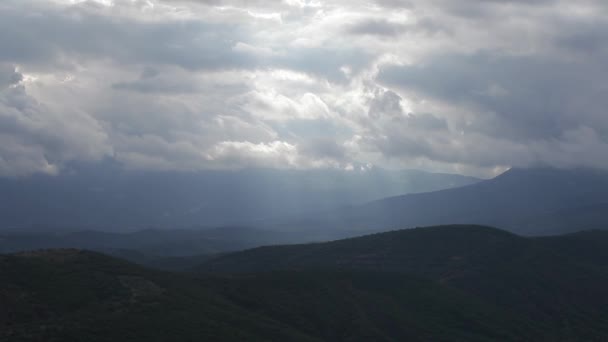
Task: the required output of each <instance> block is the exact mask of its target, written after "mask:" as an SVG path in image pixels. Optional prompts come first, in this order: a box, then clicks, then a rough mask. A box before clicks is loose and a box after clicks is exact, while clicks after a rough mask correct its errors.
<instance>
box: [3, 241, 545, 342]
mask: <svg viewBox="0 0 608 342" xmlns="http://www.w3.org/2000/svg"><path fill="white" fill-rule="evenodd" d="M0 303H1V304H2V309H1V310H0V327H1V329H0V340H3V341H4V340H10V341H83V340H86V341H176V340H177V341H200V340H210V341H244V340H246V341H368V340H374V341H397V340H403V339H406V340H412V341H424V340H428V339H429V338H431V339H439V340H452V341H489V340H492V339H496V338H500V339H503V340H513V341H515V340H519V339H521V338H522V337H523V336H526V335H527V334H538V333H539V332H537V331H536V330H535V329H522V328H520V326H521V323H522V321H521V320H520V319H519V318H517V317H515V316H512V315H509V314H507V313H504V312H502V311H501V310H497V309H495V308H493V307H489V306H487V305H485V304H484V303H480V302H478V301H477V300H476V299H475V298H471V297H469V296H467V295H466V294H463V293H461V292H459V291H457V290H453V289H449V288H446V287H443V286H441V285H439V284H435V283H433V282H431V281H428V280H424V279H417V278H413V277H408V276H405V275H397V274H376V273H372V274H366V273H342V272H338V273H334V272H330V273H327V272H325V273H324V272H298V273H291V272H287V273H268V274H263V275H259V276H247V277H218V276H214V277H204V278H195V277H187V276H185V275H179V274H170V273H162V272H156V271H150V270H146V269H144V268H141V267H138V266H135V265H132V264H129V263H127V262H123V261H120V260H118V259H114V258H111V257H107V256H104V255H101V254H97V253H91V252H86V251H80V250H46V251H37V252H30V253H20V254H13V255H4V256H1V257H0ZM539 336H540V335H539Z"/></svg>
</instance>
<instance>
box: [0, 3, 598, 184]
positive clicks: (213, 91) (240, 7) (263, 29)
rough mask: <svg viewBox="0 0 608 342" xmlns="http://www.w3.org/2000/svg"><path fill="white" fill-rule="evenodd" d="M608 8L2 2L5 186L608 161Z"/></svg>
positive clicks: (0, 148)
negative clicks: (109, 172)
mask: <svg viewBox="0 0 608 342" xmlns="http://www.w3.org/2000/svg"><path fill="white" fill-rule="evenodd" d="M607 37H608V3H606V2H605V1H602V0H597V1H594V0H580V1H562V0H535V1H534V0H530V1H523V0H510V1H509V0H407V1H399V0H366V1H363V0H333V1H321V0H283V1H279V0H275V1H262V0H89V1H81V0H46V1H44V0H2V1H0V46H1V48H0V175H4V176H23V175H29V174H33V173H37V172H45V173H59V172H61V171H62V169H64V168H65V166H66V165H68V164H69V163H71V162H74V161H84V162H96V161H100V160H108V159H109V160H115V161H116V162H118V163H120V164H121V165H124V166H125V167H127V168H134V169H160V170H166V169H178V170H199V169H218V168H219V169H222V168H243V167H271V168H297V169H309V168H327V167H329V168H342V169H351V168H356V169H359V168H361V167H364V166H367V165H375V166H380V167H385V168H408V169H409V168H417V169H424V170H431V171H448V172H459V173H464V174H471V175H478V176H484V175H485V176H490V175H492V174H494V173H496V172H499V171H501V170H504V169H505V168H507V167H510V166H518V167H527V166H537V165H550V166H559V167H573V166H583V167H600V168H608V113H607V112H606V108H607V105H608V82H607V81H606V76H607V75H608V62H606V61H607V60H608V41H607V40H608V38H607Z"/></svg>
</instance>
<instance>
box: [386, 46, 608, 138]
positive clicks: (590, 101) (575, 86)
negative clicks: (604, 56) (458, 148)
mask: <svg viewBox="0 0 608 342" xmlns="http://www.w3.org/2000/svg"><path fill="white" fill-rule="evenodd" d="M604 69H605V66H603V65H594V64H590V63H589V62H588V61H580V62H578V61H571V60H560V59H558V58H555V57H553V56H496V55H493V54H474V55H443V56H435V57H433V58H430V59H428V60H426V61H425V62H424V64H423V65H416V66H411V67H410V66H406V67H398V66H393V67H386V68H385V69H383V70H382V72H381V73H380V75H379V80H380V81H381V82H384V83H386V84H390V85H392V86H399V87H402V88H404V89H410V90H412V91H416V92H418V93H420V94H421V96H430V97H432V98H436V99H440V100H442V101H445V102H447V103H455V104H459V105H461V106H465V107H467V108H470V109H471V110H478V111H479V110H481V111H483V112H484V113H485V114H484V115H479V118H478V120H476V121H475V122H473V123H471V125H470V126H469V127H468V129H474V130H478V131H482V132H484V133H486V134H489V135H493V136H498V137H504V138H510V139H524V140H534V139H548V138H556V137H558V136H560V135H561V134H562V133H563V132H564V131H565V130H568V129H573V128H575V127H577V126H578V125H579V124H580V120H581V119H582V118H585V120H590V121H592V122H594V127H598V128H599V129H601V130H605V129H607V128H608V126H606V121H605V120H604V119H603V117H604V115H603V112H604V108H606V106H608V100H607V99H606V98H605V97H604V98H602V97H600V96H598V95H599V94H600V93H602V92H603V90H602V89H603V86H602V85H601V84H602V83H601V81H600V78H601V76H599V77H598V75H600V74H598V72H599V71H600V70H604ZM594 80H595V81H594Z"/></svg>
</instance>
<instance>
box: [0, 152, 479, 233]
mask: <svg viewBox="0 0 608 342" xmlns="http://www.w3.org/2000/svg"><path fill="white" fill-rule="evenodd" d="M476 181H478V180H477V179H475V178H471V177H464V176H460V175H449V174H434V173H426V172H422V171H408V170H406V171H386V170H381V169H369V170H367V171H365V172H362V171H344V170H308V171H298V170H271V169H267V170H266V169H249V170H238V171H201V172H143V171H132V170H131V171H130V170H124V169H122V168H121V167H119V166H117V165H112V164H110V165H106V164H103V163H102V164H96V165H95V166H93V165H90V166H82V165H81V166H78V167H73V168H71V169H68V170H65V172H63V173H61V174H59V175H57V176H45V175H37V176H32V177H29V178H19V179H0V193H2V194H3V196H2V197H0V229H6V228H11V227H20V228H23V227H26V228H27V227H29V226H39V228H40V227H50V228H53V227H59V228H66V227H67V228H76V229H80V230H81V229H103V230H109V229H123V230H124V229H125V228H133V227H139V229H141V227H147V226H154V227H159V226H163V227H172V228H175V227H187V226H219V225H227V224H235V223H243V222H248V223H249V222H251V221H254V220H259V219H265V218H269V217H275V216H285V215H295V214H303V213H308V212H314V211H321V210H327V209H332V208H334V209H335V208H338V207H341V206H345V205H353V204H360V203H364V202H366V201H370V200H375V199H379V198H383V197H387V196H393V195H399V194H403V193H413V192H424V191H432V190H438V189H445V188H450V187H455V186H462V185H468V184H471V183H474V182H476Z"/></svg>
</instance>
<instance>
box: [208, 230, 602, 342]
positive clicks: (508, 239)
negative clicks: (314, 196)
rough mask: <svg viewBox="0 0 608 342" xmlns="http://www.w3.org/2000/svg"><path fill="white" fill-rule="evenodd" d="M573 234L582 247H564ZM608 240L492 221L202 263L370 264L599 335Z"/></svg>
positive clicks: (577, 332) (211, 267) (237, 267)
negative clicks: (525, 230) (518, 231)
mask: <svg viewBox="0 0 608 342" xmlns="http://www.w3.org/2000/svg"><path fill="white" fill-rule="evenodd" d="M560 239H563V240H562V241H560ZM573 239H574V240H576V241H578V245H577V247H576V248H572V249H567V248H562V247H563V245H564V244H567V243H569V242H568V241H571V240H573ZM607 247H608V239H605V240H604V241H603V242H598V241H593V242H591V241H590V240H588V239H582V238H577V237H575V236H573V235H568V236H564V237H551V238H523V237H519V236H516V235H512V234H510V233H507V232H504V231H500V230H496V229H493V228H487V227H480V226H444V227H431V228H418V229H410V230H402V231H394V232H387V233H380V234H375V235H370V236H364V237H360V238H353V239H347V240H340V241H333V242H328V243H322V244H308V245H297V246H274V247H261V248H256V249H253V250H249V251H243V252H237V253H234V254H228V255H225V256H222V257H219V258H216V259H212V260H209V261H207V262H206V263H204V264H203V265H202V266H201V267H200V268H199V270H200V271H203V272H231V273H250V272H268V271H277V270H292V271H311V270H324V271H326V272H329V271H332V270H333V271H336V270H340V271H345V270H348V271H362V270H364V271H376V272H390V273H398V274H407V275H412V276H419V277H423V278H428V279H433V280H434V281H436V282H438V283H440V284H444V285H446V286H449V287H451V288H457V289H460V290H462V291H464V292H465V293H467V294H469V295H471V296H474V297H475V298H478V299H480V300H481V301H483V302H484V303H486V304H488V305H492V306H497V307H499V308H501V309H503V310H506V311H508V312H511V313H512V314H518V315H522V316H524V317H526V318H527V319H529V320H531V321H535V322H544V324H546V326H542V327H541V328H542V329H555V331H556V332H557V333H558V335H559V334H561V336H578V337H579V338H580V337H583V336H587V337H589V338H591V339H592V338H593V337H594V336H608V319H607V317H608V309H606V308H607V307H608V290H606V289H607V288H608V269H606V267H605V265H606V263H607V262H608V255H607V254H606V253H605V252H601V253H596V252H599V251H604V250H605V249H606V248H607ZM585 249H586V250H587V251H588V252H586V253H583V252H581V250H585ZM593 251H596V252H593ZM591 256H593V257H591ZM538 324H540V325H542V324H541V323H538ZM549 327H550V328H549Z"/></svg>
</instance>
